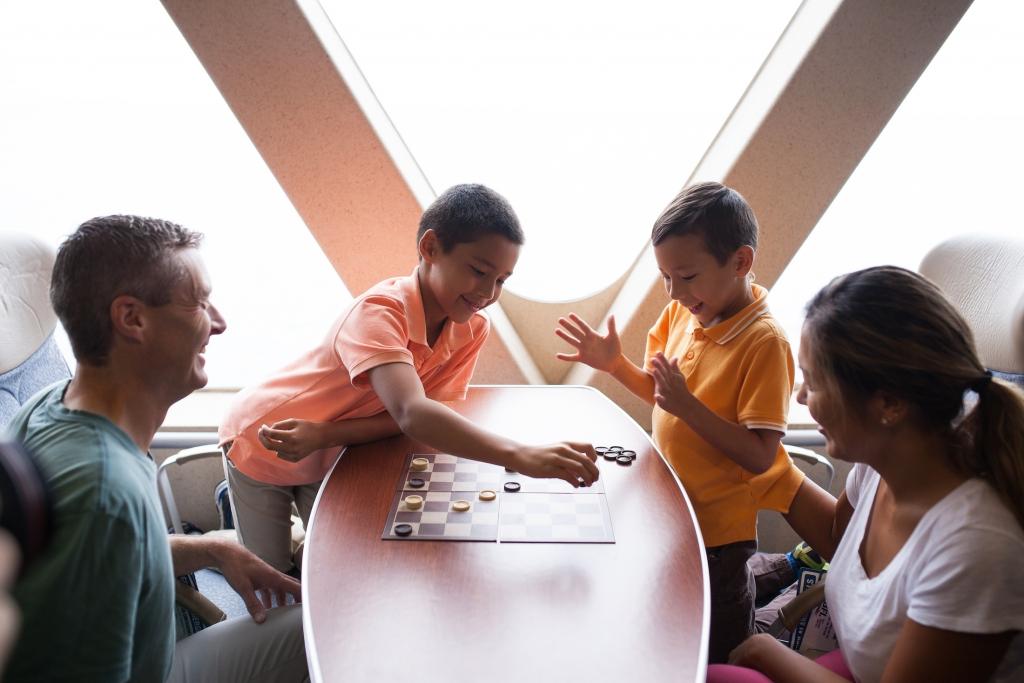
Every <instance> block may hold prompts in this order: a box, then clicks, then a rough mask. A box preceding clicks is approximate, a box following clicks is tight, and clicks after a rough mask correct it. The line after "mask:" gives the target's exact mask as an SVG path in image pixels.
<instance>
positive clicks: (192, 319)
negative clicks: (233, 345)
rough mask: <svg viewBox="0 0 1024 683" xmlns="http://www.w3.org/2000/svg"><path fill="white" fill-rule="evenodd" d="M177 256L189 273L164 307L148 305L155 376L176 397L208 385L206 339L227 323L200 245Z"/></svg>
mask: <svg viewBox="0 0 1024 683" xmlns="http://www.w3.org/2000/svg"><path fill="white" fill-rule="evenodd" d="M175 258H177V259H178V261H179V264H180V265H181V267H182V269H183V271H184V272H185V275H184V277H182V278H181V280H180V281H179V282H178V283H177V285H176V286H175V288H174V290H173V291H172V292H171V300H170V302H169V303H167V304H165V305H163V306H156V307H151V308H149V309H148V315H149V322H150V324H151V325H152V328H151V333H152V334H151V335H150V336H149V337H148V340H147V343H148V349H147V354H148V356H147V361H150V360H151V364H150V367H151V369H152V371H153V377H154V380H155V381H156V382H157V383H158V384H159V385H161V386H162V387H163V388H164V389H165V390H166V394H167V397H168V398H170V399H172V400H173V401H176V400H178V399H181V398H184V397H185V396H188V395H189V394H191V393H192V392H193V391H195V390H196V389H201V388H202V387H204V386H206V382H207V381H208V377H207V375H206V368H205V365H206V358H205V357H204V356H203V353H204V352H205V351H206V344H207V342H209V341H210V337H212V336H213V335H215V334H221V333H222V332H224V330H225V329H226V328H227V325H226V324H225V323H224V318H222V317H221V315H220V311H218V310H217V309H216V307H214V305H213V304H212V303H210V277H209V275H208V274H207V272H206V267H205V266H204V265H203V261H202V259H201V258H200V256H199V252H198V251H197V250H196V249H182V250H180V251H179V252H178V254H177V256H176V257H175Z"/></svg>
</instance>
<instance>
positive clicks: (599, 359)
mask: <svg viewBox="0 0 1024 683" xmlns="http://www.w3.org/2000/svg"><path fill="white" fill-rule="evenodd" d="M558 324H559V325H561V328H559V329H556V330H555V334H556V335H558V337H560V338H561V339H563V340H565V341H566V342H568V343H569V345H570V346H572V347H573V348H574V349H576V353H558V354H555V356H556V357H557V358H558V359H559V360H565V361H575V362H579V363H584V364H586V365H589V366H590V367H592V368H594V369H595V370H603V371H604V372H613V371H614V370H615V368H616V366H618V364H619V363H620V362H622V342H621V341H619V333H618V332H617V331H616V329H615V316H609V318H608V334H606V335H604V336H602V335H600V334H598V333H597V331H596V330H595V329H594V328H593V327H591V326H590V325H588V324H587V323H586V321H585V320H583V318H581V317H579V316H578V315H576V314H575V313H570V314H569V318H568V319H566V318H559V319H558Z"/></svg>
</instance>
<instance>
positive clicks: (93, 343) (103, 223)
mask: <svg viewBox="0 0 1024 683" xmlns="http://www.w3.org/2000/svg"><path fill="white" fill-rule="evenodd" d="M202 238H203V236H202V234H200V233H197V232H192V231H191V230H187V229H185V228H183V227H181V226H180V225H177V224H175V223H171V222H170V221H164V220H159V219H156V218H142V217H140V216H103V217H99V218H93V219H91V220H88V221H86V222H85V223H82V225H80V226H79V227H78V229H77V230H76V231H75V232H74V233H72V234H71V235H70V236H69V237H68V238H67V239H66V240H64V243H63V244H61V245H60V248H59V249H58V251H57V260H56V261H55V263H54V266H53V277H52V279H51V281H50V301H51V303H52V304H53V310H54V311H56V313H57V317H58V318H60V322H61V324H62V325H63V326H64V330H65V331H66V332H67V334H68V338H69V339H70V340H71V348H72V350H73V351H74V353H75V358H76V359H78V362H80V363H87V364H89V365H95V366H102V365H105V364H106V362H107V357H108V355H109V353H110V346H111V340H112V334H113V332H112V331H113V326H112V323H111V320H110V304H111V302H113V301H114V299H115V298H117V297H119V296H122V295H129V296H134V297H136V298H138V299H140V300H141V301H143V302H144V303H146V304H147V305H149V306H163V305H164V304H167V303H169V302H170V300H171V293H172V292H173V290H174V288H175V287H177V286H178V284H179V283H180V282H181V281H182V279H184V278H185V277H187V271H186V269H185V268H184V267H183V266H182V264H181V263H180V262H179V261H178V260H177V259H176V258H175V255H176V253H177V252H178V250H180V249H185V248H188V247H198V246H199V243H200V242H201V241H202Z"/></svg>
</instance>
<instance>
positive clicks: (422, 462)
mask: <svg viewBox="0 0 1024 683" xmlns="http://www.w3.org/2000/svg"><path fill="white" fill-rule="evenodd" d="M429 466H430V461H429V460H427V459H426V458H413V459H412V463H410V465H409V469H410V470H412V471H413V472H423V471H424V470H426V469H427V468H428V467H429Z"/></svg>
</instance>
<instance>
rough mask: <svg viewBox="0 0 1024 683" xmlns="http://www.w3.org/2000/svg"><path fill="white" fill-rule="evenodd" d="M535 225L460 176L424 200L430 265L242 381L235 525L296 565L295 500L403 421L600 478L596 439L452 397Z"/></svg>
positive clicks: (233, 416) (482, 450) (304, 507)
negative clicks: (493, 421)
mask: <svg viewBox="0 0 1024 683" xmlns="http://www.w3.org/2000/svg"><path fill="white" fill-rule="evenodd" d="M522 243H523V233H522V230H521V228H520V226H519V219H518V218H517V217H516V215H515V212H514V211H513V210H512V207H511V206H510V205H509V203H508V201H506V200H505V198H504V197H502V196H501V195H499V194H498V193H496V192H494V191H493V190H491V189H489V188H486V187H484V186H482V185H457V186H455V187H452V188H450V189H449V190H447V191H446V192H445V193H444V194H442V195H441V196H439V197H438V198H437V199H436V200H435V201H434V202H433V203H432V204H431V205H430V206H429V207H428V208H427V210H426V211H425V212H424V213H423V216H422V218H421V220H420V226H419V231H418V233H417V245H418V252H419V265H418V266H417V267H416V269H415V270H414V271H413V272H412V274H411V275H409V276H406V277H396V278H391V279H388V280H384V281H383V282H380V283H378V284H377V285H374V286H373V287H371V288H370V289H369V290H367V291H366V292H365V293H363V294H362V295H360V296H359V297H357V298H356V299H355V300H354V301H352V303H351V304H350V305H349V306H348V308H347V309H346V310H345V311H344V312H343V313H342V314H341V316H340V317H339V318H338V319H337V321H335V323H334V325H333V326H332V327H331V329H330V331H329V332H328V334H327V336H326V337H325V338H324V340H323V341H322V342H321V343H320V344H319V345H318V346H316V347H315V348H313V349H312V350H311V351H309V352H308V353H306V354H304V355H302V356H301V357H300V358H298V359H297V360H296V361H295V362H293V363H291V364H290V365H287V366H285V367H284V368H282V369H281V370H280V371H278V372H277V373H275V374H274V375H272V376H271V377H270V378H269V379H267V380H266V381H265V382H263V383H262V384H258V385H256V386H254V387H249V388H247V389H245V390H243V391H242V392H240V393H239V394H238V396H237V397H236V399H235V401H234V403H233V404H232V406H231V408H230V410H229V411H228V414H227V416H226V417H225V419H224V422H223V424H222V425H221V427H220V432H219V439H220V443H221V445H222V447H224V450H225V459H224V460H225V470H226V472H227V478H228V487H229V490H230V493H231V505H232V510H233V511H234V515H235V526H236V529H237V530H238V535H239V538H240V540H241V541H242V543H243V544H245V546H246V547H248V548H249V549H250V550H252V551H253V552H254V553H255V554H257V555H258V556H260V557H261V558H262V559H264V560H265V561H266V562H268V563H269V564H270V565H271V566H273V567H275V568H277V569H279V570H281V571H288V570H289V569H291V568H292V554H291V508H292V504H293V503H294V504H295V505H296V507H297V508H298V510H299V515H300V516H301V517H302V521H303V522H304V523H307V524H308V522H309V514H310V511H311V509H312V506H313V500H314V498H315V497H316V493H317V491H318V489H319V487H320V483H321V481H322V480H323V478H324V477H325V476H326V474H327V472H328V471H329V470H330V468H331V466H332V465H333V464H334V462H335V461H336V460H337V458H338V455H339V454H340V453H341V450H342V448H343V447H344V446H346V445H351V444H359V443H365V442H367V441H373V440H376V439H381V438H384V437H388V436H393V435H395V434H398V433H400V432H404V433H405V434H407V435H409V436H410V437H412V438H413V439H415V440H417V441H420V442H422V443H424V444H427V445H428V446H432V447H434V448H436V449H438V450H440V451H444V452H447V453H453V454H456V455H461V456H464V457H468V458H473V459H476V460H482V461H484V462H489V463H493V464H497V465H503V466H505V467H508V468H510V469H513V470H515V471H517V472H520V473H522V474H525V475H527V476H532V477H552V478H558V479H564V480H565V481H567V482H569V483H570V484H572V485H573V486H580V485H584V486H589V485H590V484H592V483H593V482H594V481H595V480H596V479H597V477H598V470H597V466H596V465H595V464H594V460H595V459H596V457H597V456H596V454H595V453H594V449H593V446H591V445H590V444H584V443H575V442H563V443H557V444H550V445H545V446H526V445H523V444H519V443H517V442H515V441H513V440H511V439H508V438H505V437H501V436H498V435H496V434H493V433H491V432H488V431H486V430H484V429H481V428H480V427H477V426H476V425H474V424H473V423H472V422H470V421H469V420H467V419H465V418H463V417H462V416H460V415H459V414H458V413H456V412H455V411H453V410H451V409H450V408H448V407H446V406H445V405H443V404H442V403H440V401H451V400H457V399H461V398H464V397H465V394H466V388H467V385H468V384H469V380H470V377H471V376H472V374H473V368H474V366H475V365H476V359H477V356H478V355H479V354H480V350H481V349H482V348H483V345H484V341H485V340H486V338H487V333H488V329H489V325H490V323H489V321H488V319H487V318H486V316H484V315H483V313H482V310H483V309H484V308H486V307H487V306H489V305H490V304H492V303H494V302H495V301H497V299H498V296H499V294H500V293H501V289H502V286H503V285H504V284H505V281H506V280H507V279H508V277H509V276H511V275H512V270H513V268H514V267H515V264H516V261H517V260H518V258H519V249H520V246H521V245H522Z"/></svg>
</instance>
